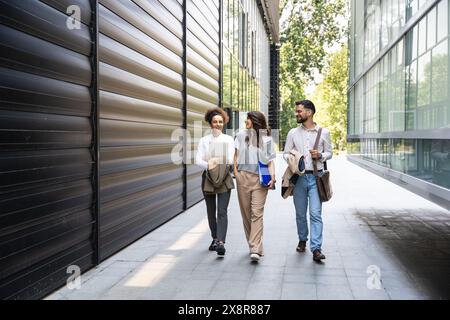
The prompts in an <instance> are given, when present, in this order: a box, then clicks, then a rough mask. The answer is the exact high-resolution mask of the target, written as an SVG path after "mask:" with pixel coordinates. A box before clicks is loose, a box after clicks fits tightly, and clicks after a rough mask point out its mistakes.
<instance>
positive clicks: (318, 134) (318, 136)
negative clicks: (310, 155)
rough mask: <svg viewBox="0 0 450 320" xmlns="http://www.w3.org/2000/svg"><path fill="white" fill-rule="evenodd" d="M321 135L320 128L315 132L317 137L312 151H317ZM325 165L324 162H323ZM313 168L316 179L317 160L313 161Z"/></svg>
mask: <svg viewBox="0 0 450 320" xmlns="http://www.w3.org/2000/svg"><path fill="white" fill-rule="evenodd" d="M321 135H322V128H319V131H318V132H317V137H316V142H314V147H313V149H314V150H317V148H318V147H319V141H320V136H321ZM325 164H326V162H325ZM313 168H314V175H315V176H316V177H317V175H318V172H317V160H316V159H313Z"/></svg>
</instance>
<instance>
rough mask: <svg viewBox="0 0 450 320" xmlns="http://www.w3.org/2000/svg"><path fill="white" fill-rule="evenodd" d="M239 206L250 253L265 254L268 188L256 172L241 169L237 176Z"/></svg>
mask: <svg viewBox="0 0 450 320" xmlns="http://www.w3.org/2000/svg"><path fill="white" fill-rule="evenodd" d="M236 185H237V194H238V199H239V207H240V208H241V215H242V221H243V223H244V231H245V236H246V238H247V242H248V245H249V248H250V253H258V254H259V255H261V256H262V255H264V248H263V229H264V225H263V216H264V204H265V203H266V198H267V192H268V190H267V189H266V188H264V187H263V186H261V185H260V183H259V176H258V175H257V174H256V173H250V172H247V171H239V172H238V174H237V176H236Z"/></svg>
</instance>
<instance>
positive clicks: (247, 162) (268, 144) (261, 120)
mask: <svg viewBox="0 0 450 320" xmlns="http://www.w3.org/2000/svg"><path fill="white" fill-rule="evenodd" d="M234 147H235V155H234V175H235V177H236V183H237V193H238V199H239V206H240V209H241V215H242V222H243V224H244V231H245V236H246V238H247V242H248V246H249V249H250V259H251V260H252V261H258V260H259V259H260V257H262V256H263V255H264V248H263V229H264V225H263V216H264V204H265V202H266V197H267V192H268V190H269V189H273V188H274V187H275V182H276V181H275V164H274V159H275V157H276V154H275V152H274V146H273V141H272V138H271V131H270V128H269V127H268V126H267V121H266V117H265V116H264V114H263V113H261V112H258V111H252V112H249V113H247V120H246V122H245V130H243V131H241V132H239V133H238V134H237V135H236V138H235V140H234ZM258 162H261V163H263V164H268V168H269V172H270V177H271V179H270V182H269V183H268V184H267V186H264V185H262V184H261V183H260V178H259V165H258Z"/></svg>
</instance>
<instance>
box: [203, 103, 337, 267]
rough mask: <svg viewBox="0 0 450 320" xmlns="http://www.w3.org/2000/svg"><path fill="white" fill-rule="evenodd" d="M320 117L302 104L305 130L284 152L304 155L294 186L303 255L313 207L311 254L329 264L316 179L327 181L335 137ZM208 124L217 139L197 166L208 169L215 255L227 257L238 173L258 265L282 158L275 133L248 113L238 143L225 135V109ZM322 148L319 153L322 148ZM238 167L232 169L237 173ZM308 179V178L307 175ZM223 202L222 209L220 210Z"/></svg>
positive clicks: (208, 141) (297, 131) (211, 114)
mask: <svg viewBox="0 0 450 320" xmlns="http://www.w3.org/2000/svg"><path fill="white" fill-rule="evenodd" d="M315 112H316V109H315V106H314V104H313V103H312V102H311V101H309V100H302V101H297V102H296V119H297V123H298V124H299V126H298V127H297V128H294V129H291V130H290V131H289V133H288V135H287V140H286V145H285V149H284V152H285V154H286V153H293V151H295V152H294V153H295V154H297V155H298V154H300V155H302V156H303V157H302V165H304V168H303V171H302V174H300V175H298V178H297V180H296V182H295V186H294V185H293V186H292V189H293V190H292V189H291V190H292V193H293V196H294V206H295V212H296V223H297V234H298V239H299V242H298V245H297V248H296V250H297V251H298V252H305V250H306V243H307V241H308V236H309V230H308V220H307V210H308V207H309V216H310V229H311V241H310V250H311V252H312V253H313V260H314V261H318V262H320V261H321V260H323V259H325V255H324V254H323V253H322V238H323V235H322V234H323V222H322V202H321V200H320V197H319V192H318V188H317V183H316V176H315V174H314V168H316V169H317V172H318V173H316V174H318V175H321V174H322V173H323V170H324V163H325V161H327V160H329V159H331V157H332V144H331V137H330V133H329V131H328V130H327V129H325V128H321V129H322V130H321V135H320V137H318V133H319V132H320V131H319V126H318V125H317V124H316V123H315V122H314V114H315ZM205 120H206V121H207V122H208V123H209V124H210V126H211V130H212V133H211V134H209V135H207V136H205V137H203V138H201V139H200V141H199V144H198V151H197V155H196V164H197V165H199V166H200V167H202V168H203V169H204V172H203V176H202V190H203V194H204V197H205V202H206V208H207V214H208V222H209V228H210V231H211V237H212V242H211V245H210V246H209V250H212V251H216V252H217V254H219V255H224V254H225V251H226V250H225V240H226V233H227V226H228V217H227V212H228V204H229V201H230V194H231V189H233V188H234V183H233V180H232V178H231V175H230V171H231V168H232V169H233V173H234V176H235V178H236V185H237V196H238V200H239V207H240V211H241V216H242V222H243V226H244V232H245V237H246V239H247V243H248V246H249V255H250V259H251V260H252V261H258V260H260V258H261V257H262V256H264V246H263V231H264V223H263V221H264V205H265V203H266V198H267V194H268V190H269V189H274V188H275V183H276V180H275V163H274V160H275V158H276V153H275V148H274V142H273V140H272V137H271V130H270V128H269V127H268V126H267V121H266V118H265V116H264V114H262V113H261V112H248V113H247V120H246V122H245V130H242V131H241V132H239V133H238V134H237V135H236V137H235V139H234V141H233V138H232V137H231V136H228V135H226V134H223V133H222V130H223V127H224V125H225V124H226V123H227V122H228V120H229V119H228V115H227V114H226V112H225V111H223V110H222V109H220V108H214V109H211V110H208V111H207V112H206V114H205ZM316 144H317V147H316ZM264 165H265V166H268V170H269V173H270V181H269V183H267V184H266V185H263V184H262V183H261V180H260V169H261V167H262V166H264ZM231 166H232V167H231ZM303 173H304V174H303ZM216 201H217V205H216Z"/></svg>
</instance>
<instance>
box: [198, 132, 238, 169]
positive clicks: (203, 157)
mask: <svg viewBox="0 0 450 320" xmlns="http://www.w3.org/2000/svg"><path fill="white" fill-rule="evenodd" d="M212 158H220V159H222V162H221V163H227V164H230V165H231V164H233V158H234V143H233V138H232V137H231V136H229V135H226V134H223V133H221V134H220V135H219V136H217V137H214V136H213V135H212V134H208V135H207V136H204V137H203V138H201V139H200V141H199V142H198V149H197V154H196V156H195V164H197V165H198V166H200V167H201V168H203V169H205V170H206V169H208V160H210V159H212Z"/></svg>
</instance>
